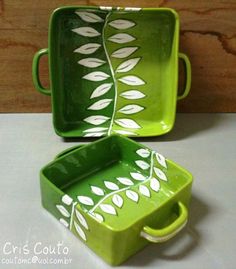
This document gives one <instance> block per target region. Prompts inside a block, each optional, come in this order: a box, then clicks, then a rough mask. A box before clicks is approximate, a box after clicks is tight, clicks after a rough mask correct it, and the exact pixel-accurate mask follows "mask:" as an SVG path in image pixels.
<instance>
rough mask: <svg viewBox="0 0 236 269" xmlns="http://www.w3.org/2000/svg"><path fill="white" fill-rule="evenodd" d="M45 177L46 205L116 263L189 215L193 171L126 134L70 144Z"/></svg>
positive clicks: (167, 236) (173, 229)
mask: <svg viewBox="0 0 236 269" xmlns="http://www.w3.org/2000/svg"><path fill="white" fill-rule="evenodd" d="M40 178H41V195H42V204H43V206H44V207H45V208H46V209H47V210H48V211H49V212H50V213H51V214H52V215H54V216H55V217H56V218H57V219H58V220H59V221H60V222H61V223H62V224H63V225H64V226H66V227H67V228H68V229H70V230H71V232H72V233H74V234H75V235H76V236H77V237H78V238H80V239H81V240H82V241H84V242H85V243H86V244H87V246H88V247H90V248H91V249H92V250H93V251H94V252H95V253H97V254H98V255H99V256H101V257H102V258H103V259H104V260H105V261H106V262H108V263H110V264H112V265H118V264H120V263H122V262H123V261H125V260H126V259H127V258H128V257H130V256H131V255H133V254H134V253H136V252H137V251H139V250H140V249H142V248H143V247H144V246H145V245H147V244H148V243H149V242H156V243H158V242H164V241H166V240H168V239H170V238H171V237H173V236H174V235H175V234H177V233H178V232H179V231H180V230H181V229H182V228H183V227H184V226H185V224H186V222H187V219H188V209H187V208H188V203H189V199H190V195H191V185H192V175H191V174H190V173H189V172H187V171H186V170H184V169H183V168H181V167H180V166H178V165H177V164H175V163H173V162H172V161H170V160H167V159H165V158H164V157H163V156H162V155H161V154H158V153H157V152H155V151H152V150H150V149H148V148H147V147H145V146H143V145H141V144H139V143H137V142H134V141H133V140H131V139H129V138H126V137H124V136H119V135H111V136H108V137H105V138H102V139H100V140H97V141H96V142H93V143H90V144H88V145H85V146H82V147H78V146H77V147H74V148H71V149H69V150H66V151H64V152H62V153H61V154H59V155H58V156H57V157H56V159H55V160H54V161H52V162H51V163H49V164H48V165H47V166H45V167H44V168H43V169H42V170H41V173H40Z"/></svg>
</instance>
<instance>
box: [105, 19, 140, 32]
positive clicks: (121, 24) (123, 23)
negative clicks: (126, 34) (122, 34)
mask: <svg viewBox="0 0 236 269" xmlns="http://www.w3.org/2000/svg"><path fill="white" fill-rule="evenodd" d="M108 24H109V25H110V26H112V27H113V28H115V29H119V30H124V29H129V28H131V27H133V26H134V25H135V23H134V22H133V21H128V20H123V19H118V20H114V21H111V22H109V23H108Z"/></svg>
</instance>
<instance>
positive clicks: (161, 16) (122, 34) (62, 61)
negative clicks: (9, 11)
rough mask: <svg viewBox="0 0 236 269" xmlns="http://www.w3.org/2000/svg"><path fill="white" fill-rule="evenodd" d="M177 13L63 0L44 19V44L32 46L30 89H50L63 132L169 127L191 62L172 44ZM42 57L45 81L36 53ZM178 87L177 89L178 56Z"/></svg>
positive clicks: (147, 132)
mask: <svg viewBox="0 0 236 269" xmlns="http://www.w3.org/2000/svg"><path fill="white" fill-rule="evenodd" d="M178 43H179V19H178V15H177V13H176V12H175V11H174V10H172V9H167V8H143V9H138V8H134V9H132V8H113V9H111V8H107V7H100V8H99V7H88V6H86V7H63V8H59V9H57V10H55V11H54V12H53V14H52V16H51V20H50V24H49V42H48V49H42V50H40V51H39V52H37V53H36V54H35V57H34V60H33V81H34V85H35V87H36V89H37V90H38V91H40V92H41V93H43V94H47V95H51V96H52V111H53V123H54V127H55V131H56V133H57V134H58V135H60V136H63V137H81V136H86V137H87V136H93V137H98V136H106V135H110V134H112V133H118V134H123V135H127V136H155V135H161V134H164V133H167V132H168V131H170V130H171V129H172V127H173V124H174V120H175V111H176V100H180V99H183V98H184V97H186V95H187V94H188V92H189V89H190V82H191V67H190V62H189V60H188V58H187V56H186V55H184V54H182V53H179V52H178V49H179V48H178ZM44 54H48V57H49V70H50V81H51V86H50V89H45V88H43V87H42V85H41V83H40V79H39V70H38V66H39V60H40V57H41V56H43V55H44ZM179 58H180V59H181V60H183V61H184V63H185V67H186V88H185V89H184V91H183V93H182V95H181V96H177V87H178V59H179Z"/></svg>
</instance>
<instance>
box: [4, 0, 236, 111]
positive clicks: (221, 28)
mask: <svg viewBox="0 0 236 269" xmlns="http://www.w3.org/2000/svg"><path fill="white" fill-rule="evenodd" d="M63 5H105V6H106V5H115V6H127V5H128V6H141V7H145V6H146V7H153V6H155V7H158V6H161V7H172V8H175V9H176V10H177V11H178V12H179V15H180V19H181V38H180V48H181V49H180V50H181V51H183V52H185V53H187V54H188V55H189V57H190V59H191V62H192V89H191V93H190V95H189V97H188V98H187V99H186V100H183V101H180V102H179V104H178V111H181V112H236V1H235V0H227V1H222V0H221V1H220V0H211V1H210V0H208V1H207V0H198V1H194V0H176V1H175V0H169V1H168V0H162V1H161V0H156V1H155V0H152V1H150V0H149V1H148V0H131V1H121V0H120V1H114V0H113V1H106V0H104V1H102V0H91V1H83V0H76V1H75V0H68V1H60V0H50V1H47V0H41V1H34V0H0V112H48V111H50V97H47V96H43V95H41V94H39V93H37V92H36V91H35V89H34V87H33V85H32V76H31V63H32V57H33V55H34V53H35V52H36V51H37V50H38V49H40V48H44V47H47V30H48V20H49V16H50V14H51V12H52V10H53V9H55V8H56V7H58V6H63ZM41 72H42V76H41V77H42V80H43V81H44V84H45V85H47V84H48V78H47V77H48V73H47V72H48V70H47V61H46V59H44V61H43V63H42V66H41Z"/></svg>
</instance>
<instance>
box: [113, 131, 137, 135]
mask: <svg viewBox="0 0 236 269" xmlns="http://www.w3.org/2000/svg"><path fill="white" fill-rule="evenodd" d="M113 132H115V133H117V134H122V135H137V134H136V133H133V132H130V131H126V130H113Z"/></svg>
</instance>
